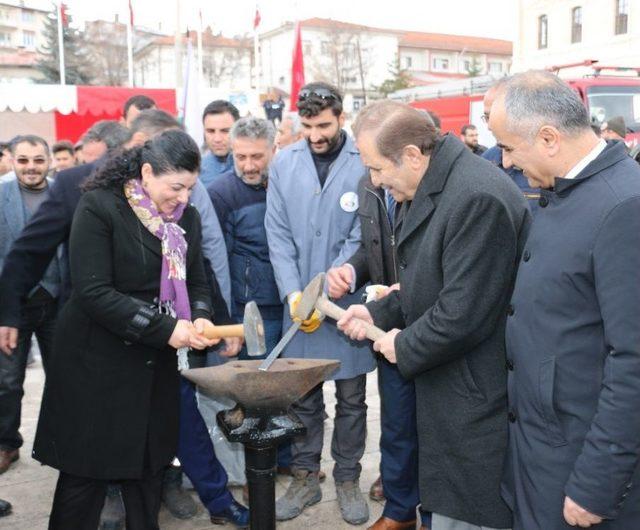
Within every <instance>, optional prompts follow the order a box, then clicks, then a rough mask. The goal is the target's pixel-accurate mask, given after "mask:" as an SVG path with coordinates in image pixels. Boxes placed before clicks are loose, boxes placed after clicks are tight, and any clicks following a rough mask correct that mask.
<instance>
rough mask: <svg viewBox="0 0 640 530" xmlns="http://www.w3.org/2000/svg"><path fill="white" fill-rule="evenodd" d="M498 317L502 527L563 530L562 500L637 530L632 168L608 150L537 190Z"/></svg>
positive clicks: (638, 364) (638, 183)
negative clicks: (502, 369) (508, 522)
mask: <svg viewBox="0 0 640 530" xmlns="http://www.w3.org/2000/svg"><path fill="white" fill-rule="evenodd" d="M541 193H542V197H541V201H542V202H541V204H540V210H539V211H538V216H537V217H536V220H535V222H534V223H533V224H532V229H531V232H530V235H529V239H528V241H527V244H526V246H525V249H524V252H523V254H522V259H521V263H520V266H519V269H518V274H517V279H516V283H515V290H514V293H513V297H512V300H511V306H510V309H509V310H508V315H509V317H508V319H507V333H506V344H507V367H508V369H509V370H508V393H509V409H510V420H511V421H510V423H509V453H508V458H507V463H508V466H507V473H506V475H505V481H504V486H503V491H504V493H505V498H506V499H507V501H508V502H509V503H510V504H511V507H512V508H513V509H514V517H515V521H514V527H513V528H514V530H568V529H569V528H571V527H570V526H568V525H567V524H566V523H565V522H564V519H563V516H562V506H563V502H564V497H565V495H566V496H569V497H570V498H571V499H573V500H574V501H575V502H577V503H578V504H579V505H580V506H582V507H583V508H585V509H587V510H588V511H590V512H592V513H595V514H597V515H600V516H601V517H604V518H606V519H610V521H606V522H604V523H602V524H601V525H597V526H595V527H594V528H598V529H600V528H602V529H603V530H605V529H606V530H614V529H615V530H631V529H636V528H640V466H639V455H640V412H639V411H640V167H638V164H636V163H635V162H634V161H633V160H632V159H631V158H629V157H628V156H627V153H626V150H625V148H624V145H623V144H621V143H618V144H616V143H610V144H609V145H607V147H606V149H605V150H604V151H603V152H602V153H601V154H600V156H598V158H596V159H595V160H594V161H593V162H591V163H590V164H589V165H588V166H587V167H586V168H585V169H584V170H583V171H582V172H581V173H580V174H579V175H578V176H577V177H576V178H575V179H572V180H568V179H556V181H555V185H554V191H550V190H542V191H541Z"/></svg>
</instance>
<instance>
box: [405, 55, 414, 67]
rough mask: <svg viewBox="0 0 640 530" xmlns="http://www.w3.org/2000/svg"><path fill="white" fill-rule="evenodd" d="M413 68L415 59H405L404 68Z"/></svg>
mask: <svg viewBox="0 0 640 530" xmlns="http://www.w3.org/2000/svg"><path fill="white" fill-rule="evenodd" d="M412 66H413V57H405V58H404V67H405V68H411V67H412Z"/></svg>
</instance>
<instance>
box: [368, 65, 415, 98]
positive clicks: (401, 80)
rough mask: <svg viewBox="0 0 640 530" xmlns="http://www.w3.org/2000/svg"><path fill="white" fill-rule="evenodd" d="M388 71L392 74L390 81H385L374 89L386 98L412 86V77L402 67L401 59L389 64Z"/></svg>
mask: <svg viewBox="0 0 640 530" xmlns="http://www.w3.org/2000/svg"><path fill="white" fill-rule="evenodd" d="M387 71H388V72H389V74H391V77H390V78H389V79H385V80H384V81H383V82H382V84H381V85H380V86H376V87H373V88H374V90H376V91H377V92H380V94H382V95H383V96H384V97H387V96H388V95H389V94H391V93H393V92H395V91H396V90H402V89H403V88H409V87H410V86H411V76H410V75H409V73H408V72H407V71H406V70H404V69H403V68H402V67H401V66H400V58H398V57H396V60H395V61H394V62H392V63H389V64H388V68H387Z"/></svg>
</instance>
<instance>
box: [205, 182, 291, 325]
mask: <svg viewBox="0 0 640 530" xmlns="http://www.w3.org/2000/svg"><path fill="white" fill-rule="evenodd" d="M208 191H209V196H210V197H211V201H212V202H213V206H214V207H215V210H216V213H217V214H218V219H219V220H220V226H221V227H222V233H223V234H224V238H225V242H226V244H227V253H228V255H229V269H230V273H231V297H232V306H233V307H232V313H233V314H235V315H238V314H242V308H243V306H244V305H245V304H246V303H247V302H249V301H251V300H254V301H255V302H256V303H257V304H258V306H260V312H261V314H262V317H263V318H264V319H266V320H269V319H281V318H282V302H281V300H280V297H279V295H278V286H277V285H276V280H275V277H274V275H273V267H272V266H271V261H270V259H269V246H268V243H267V232H266V230H265V228H264V215H265V211H266V209H267V203H266V200H267V193H266V189H265V187H264V186H250V185H248V184H245V183H244V182H243V181H242V180H241V179H240V178H239V177H238V176H237V175H236V173H235V171H234V170H232V171H229V172H227V173H224V174H222V175H220V177H218V178H217V179H216V180H215V181H214V182H213V184H211V185H210V186H209V188H208Z"/></svg>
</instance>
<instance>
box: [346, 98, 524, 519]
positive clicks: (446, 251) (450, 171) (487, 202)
mask: <svg viewBox="0 0 640 530" xmlns="http://www.w3.org/2000/svg"><path fill="white" fill-rule="evenodd" d="M377 105H385V106H389V103H385V102H381V103H378V104H377ZM379 114H380V113H376V112H368V113H366V114H365V116H366V117H365V118H363V120H362V121H361V122H356V125H355V127H354V130H355V131H356V136H357V143H358V148H359V150H360V153H361V156H362V159H363V161H364V162H365V165H366V166H367V167H368V169H369V171H370V172H371V178H372V180H373V182H375V183H376V184H378V185H381V186H383V187H384V188H386V189H387V190H388V191H389V192H390V193H391V195H392V196H393V197H394V199H395V200H396V201H397V202H402V203H403V205H402V212H401V215H403V223H402V228H401V229H400V233H399V235H398V240H397V251H396V256H397V262H398V269H399V271H398V279H399V282H400V290H399V291H394V292H392V293H391V294H389V295H387V296H386V297H385V298H383V299H382V300H381V301H379V302H372V303H370V304H367V305H366V306H362V305H356V306H351V307H350V308H349V309H348V310H347V313H346V315H345V316H344V317H343V318H342V319H341V320H340V321H338V327H340V328H341V329H343V331H344V332H345V333H346V334H347V335H349V336H350V337H351V338H356V339H362V338H363V337H364V333H363V327H362V325H361V324H360V323H358V321H357V320H356V319H354V318H353V317H358V318H360V319H364V320H368V321H369V322H373V323H375V324H376V325H377V326H379V327H381V328H382V329H384V330H390V331H388V333H386V334H385V335H384V336H383V337H382V338H381V339H379V340H378V341H376V342H375V343H374V349H375V350H376V351H379V352H380V353H382V354H383V355H384V356H385V357H386V358H387V359H388V360H389V361H390V362H392V363H395V362H397V364H398V369H399V371H400V373H401V374H402V376H403V377H405V378H406V379H408V380H413V381H414V382H415V392H416V402H417V404H416V411H417V429H418V442H419V451H418V453H419V454H418V467H419V488H420V500H421V503H422V508H423V509H426V510H429V511H432V512H433V519H432V530H453V529H456V530H480V529H488V528H510V527H511V512H510V511H509V509H508V507H507V505H506V504H505V503H504V502H503V500H502V499H501V496H500V480H501V476H502V469H503V463H504V457H505V453H506V448H507V423H508V422H507V399H506V393H507V388H506V368H505V349H504V326H505V323H506V318H507V312H506V310H507V304H508V301H509V298H510V296H511V289H512V286H513V281H514V276H515V270H516V265H517V263H518V260H519V256H520V251H521V248H522V247H523V245H524V241H525V238H526V235H527V232H528V227H529V224H530V213H529V211H528V209H527V206H526V204H525V200H524V198H523V197H522V194H521V193H520V192H519V190H518V188H517V186H516V185H515V184H514V183H513V182H512V181H511V180H510V179H509V178H508V177H507V176H506V175H505V174H504V173H503V172H502V171H500V170H499V169H498V168H496V167H495V166H493V165H492V164H491V163H490V162H488V161H485V160H483V159H481V158H479V157H477V156H475V155H474V154H473V153H472V152H471V151H469V150H468V149H467V148H466V147H465V146H464V145H463V144H462V142H460V140H458V139H457V138H455V137H454V136H452V135H446V136H444V137H441V138H438V137H437V136H436V131H435V128H434V126H433V122H432V121H431V120H430V119H429V117H428V116H427V115H425V114H424V113H422V112H419V111H418V110H416V109H412V108H411V107H409V106H407V105H403V104H400V103H397V104H395V105H393V108H388V109H386V112H385V113H382V114H383V115H381V116H380V115H379ZM383 480H384V478H383Z"/></svg>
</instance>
